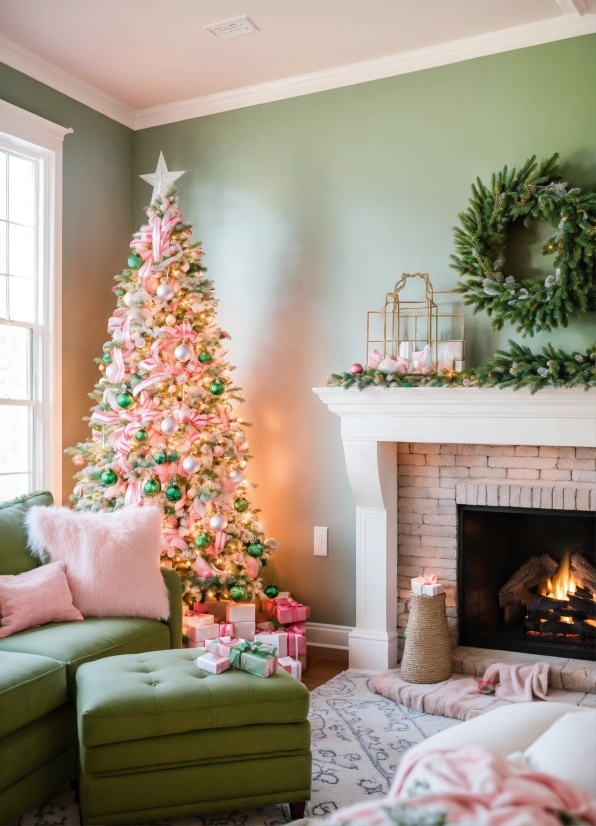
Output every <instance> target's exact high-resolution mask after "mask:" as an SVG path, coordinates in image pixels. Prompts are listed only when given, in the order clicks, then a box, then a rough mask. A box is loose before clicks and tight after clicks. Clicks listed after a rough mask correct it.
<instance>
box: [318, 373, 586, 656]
mask: <svg viewBox="0 0 596 826" xmlns="http://www.w3.org/2000/svg"><path fill="white" fill-rule="evenodd" d="M313 392H315V393H316V394H317V395H318V396H319V398H320V399H321V401H322V402H323V403H324V404H326V405H327V406H328V407H329V409H330V410H331V411H332V412H333V413H337V415H338V416H340V417H341V436H342V441H343V445H344V452H345V458H346V467H347V472H348V477H349V481H350V485H351V488H352V492H353V494H354V499H355V501H356V577H357V580H356V581H357V585H356V627H355V628H354V629H353V630H352V631H351V633H350V639H349V646H350V667H351V668H362V669H367V670H371V671H381V670H384V669H387V668H391V667H393V666H394V665H395V664H396V663H397V631H396V624H397V450H396V443H397V442H426V443H435V444H436V443H441V444H490V445H540V446H546V445H549V446H550V445H552V446H561V447H564V446H570V447H596V389H594V390H589V391H588V392H585V391H584V390H581V389H572V390H565V389H561V390H555V389H544V390H540V391H539V392H538V393H536V394H535V395H534V396H532V395H531V393H530V392H529V390H525V389H522V390H518V391H513V390H509V389H507V390H499V389H493V388H475V387H470V388H467V387H446V388H441V387H437V388H435V387H419V388H407V389H400V388H395V389H388V388H381V387H378V388H377V387H375V388H369V389H367V390H364V391H359V390H357V389H350V390H344V389H343V388H335V387H325V388H315V389H314V391H313ZM381 583H383V587H380V585H381Z"/></svg>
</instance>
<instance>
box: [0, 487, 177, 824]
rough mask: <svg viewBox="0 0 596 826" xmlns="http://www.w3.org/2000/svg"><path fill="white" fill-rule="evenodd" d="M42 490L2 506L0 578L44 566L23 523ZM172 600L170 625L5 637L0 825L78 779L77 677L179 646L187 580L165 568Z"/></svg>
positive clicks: (0, 684) (68, 628)
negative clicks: (110, 662)
mask: <svg viewBox="0 0 596 826" xmlns="http://www.w3.org/2000/svg"><path fill="white" fill-rule="evenodd" d="M52 504H53V499H52V495H51V494H50V493H48V492H47V491H46V492H42V493H36V494H32V495H31V496H27V497H22V498H20V499H18V500H15V501H13V502H7V503H6V504H3V505H0V575H6V574H9V575H15V574H20V573H23V572H24V571H29V570H31V569H32V568H35V567H36V566H37V565H39V564H40V563H39V561H38V560H37V559H35V558H34V557H32V556H31V555H30V553H29V551H28V550H27V537H26V533H25V528H24V525H23V519H24V517H25V515H26V513H27V511H28V509H29V508H31V507H33V506H34V505H46V506H48V505H52ZM163 576H164V579H165V582H166V585H167V587H168V592H169V596H170V618H169V620H168V622H167V623H165V622H157V621H156V620H148V619H139V618H130V617H114V618H112V617H94V618H89V619H86V620H84V621H83V622H63V623H50V624H48V625H43V626H40V627H38V628H32V629H29V630H27V631H21V632H19V633H17V634H13V635H12V636H10V637H6V638H5V639H0V823H2V824H5V823H8V822H10V821H11V820H13V819H14V818H15V817H17V816H18V815H19V814H20V813H21V812H23V811H24V810H25V809H27V808H28V807H30V806H33V805H35V804H37V803H39V802H41V801H42V800H44V799H45V798H46V797H48V796H49V795H51V794H52V793H53V792H54V791H56V790H57V789H58V788H60V786H62V785H63V784H64V783H65V782H66V781H67V780H73V779H74V778H75V777H76V775H77V747H78V744H77V729H76V712H75V705H76V698H75V687H76V679H75V678H76V671H77V668H78V667H79V666H80V665H82V664H83V663H87V662H90V661H92V660H98V659H101V658H103V657H110V656H113V655H115V654H141V653H144V652H150V651H160V650H164V649H170V648H180V647H181V638H182V600H181V588H180V579H179V577H178V574H177V573H176V572H175V571H171V570H167V569H163Z"/></svg>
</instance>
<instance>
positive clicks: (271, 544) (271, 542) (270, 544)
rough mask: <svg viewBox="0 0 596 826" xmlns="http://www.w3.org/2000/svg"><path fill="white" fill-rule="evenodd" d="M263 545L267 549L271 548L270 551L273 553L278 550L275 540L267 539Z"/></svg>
mask: <svg viewBox="0 0 596 826" xmlns="http://www.w3.org/2000/svg"><path fill="white" fill-rule="evenodd" d="M265 545H266V546H267V547H268V548H271V550H272V551H275V550H277V548H279V542H278V541H277V539H268V540H267V541H266V542H265Z"/></svg>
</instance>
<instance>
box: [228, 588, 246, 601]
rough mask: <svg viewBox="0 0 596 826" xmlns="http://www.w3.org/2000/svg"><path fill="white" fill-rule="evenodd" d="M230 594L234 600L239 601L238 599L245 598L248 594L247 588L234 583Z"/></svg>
mask: <svg viewBox="0 0 596 826" xmlns="http://www.w3.org/2000/svg"><path fill="white" fill-rule="evenodd" d="M230 596H231V597H232V599H233V600H234V602H238V600H241V599H244V597H245V596H246V588H243V587H242V585H232V587H231V588H230Z"/></svg>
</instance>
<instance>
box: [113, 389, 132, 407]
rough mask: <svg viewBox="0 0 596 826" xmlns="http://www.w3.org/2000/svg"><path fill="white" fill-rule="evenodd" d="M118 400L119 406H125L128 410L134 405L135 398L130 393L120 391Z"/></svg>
mask: <svg viewBox="0 0 596 826" xmlns="http://www.w3.org/2000/svg"><path fill="white" fill-rule="evenodd" d="M116 401H117V403H118V407H123V408H124V409H125V410H127V409H128V408H129V407H132V405H133V404H134V401H135V400H134V399H133V397H132V396H131V395H130V393H120V394H119V395H118V398H117V399H116Z"/></svg>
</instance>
